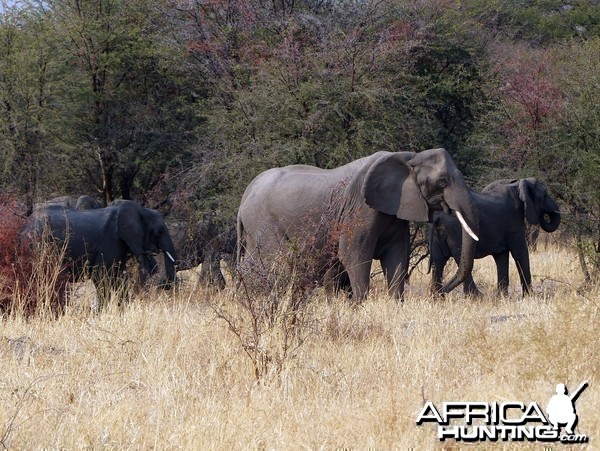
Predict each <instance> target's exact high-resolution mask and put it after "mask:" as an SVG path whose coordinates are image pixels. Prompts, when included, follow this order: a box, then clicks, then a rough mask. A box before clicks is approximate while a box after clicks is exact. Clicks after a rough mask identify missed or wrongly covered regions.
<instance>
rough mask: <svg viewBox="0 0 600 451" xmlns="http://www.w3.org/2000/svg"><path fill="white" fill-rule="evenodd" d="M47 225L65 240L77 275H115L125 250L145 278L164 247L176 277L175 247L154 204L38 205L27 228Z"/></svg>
mask: <svg viewBox="0 0 600 451" xmlns="http://www.w3.org/2000/svg"><path fill="white" fill-rule="evenodd" d="M45 227H48V228H49V230H50V231H51V234H52V237H53V238H54V239H55V240H57V241H58V243H59V244H62V243H64V242H65V241H66V242H67V246H66V260H67V261H66V263H67V265H68V267H69V268H70V271H71V273H72V274H73V276H74V277H75V278H80V277H82V276H84V275H86V274H85V273H86V271H89V272H90V276H91V277H92V279H93V281H94V282H95V283H96V284H97V285H98V283H103V281H104V280H108V281H109V282H114V281H116V280H117V279H118V278H119V277H120V276H121V274H122V272H123V270H124V267H125V263H126V260H127V256H128V255H129V254H132V255H133V256H134V257H135V258H136V259H137V261H138V262H139V264H140V278H141V281H142V283H143V282H144V281H145V279H146V278H147V277H148V276H149V275H151V274H152V273H153V272H154V265H153V263H154V264H155V263H156V261H155V260H154V258H153V255H154V254H157V253H159V252H163V253H164V255H165V257H164V258H165V268H166V276H167V280H166V282H165V287H167V288H168V287H170V286H171V285H172V284H173V282H174V281H175V259H176V252H175V249H174V247H173V243H172V241H171V237H170V235H169V231H168V229H167V226H166V225H165V222H164V220H163V218H162V216H161V215H160V213H159V212H158V211H156V210H152V209H149V208H144V207H142V206H141V205H139V204H137V203H135V202H133V201H123V202H121V203H119V204H118V205H112V206H108V207H106V208H99V209H95V210H82V211H79V210H72V209H69V208H65V207H63V206H60V205H49V206H46V207H44V208H39V209H38V210H37V211H35V212H34V214H33V215H32V217H31V219H30V222H29V224H28V226H27V227H26V230H25V231H26V233H28V234H31V233H32V232H33V234H35V235H38V236H39V234H41V233H42V231H43V229H44V228H45Z"/></svg>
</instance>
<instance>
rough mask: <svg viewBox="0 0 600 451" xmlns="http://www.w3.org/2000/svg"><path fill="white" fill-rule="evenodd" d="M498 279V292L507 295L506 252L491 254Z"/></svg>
mask: <svg viewBox="0 0 600 451" xmlns="http://www.w3.org/2000/svg"><path fill="white" fill-rule="evenodd" d="M493 257H494V261H495V262H496V273H497V277H498V292H499V293H502V294H504V295H507V294H508V251H505V252H501V253H499V254H493Z"/></svg>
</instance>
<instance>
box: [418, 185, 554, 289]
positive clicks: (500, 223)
mask: <svg viewBox="0 0 600 451" xmlns="http://www.w3.org/2000/svg"><path fill="white" fill-rule="evenodd" d="M473 199H474V200H475V204H476V205H477V209H478V210H479V238H480V240H479V242H478V243H477V246H476V251H475V258H483V257H486V256H488V255H491V256H493V257H494V260H495V262H496V269H497V273H498V290H499V291H500V292H503V293H507V292H508V260H509V258H508V255H509V253H510V255H512V257H513V259H514V261H515V263H516V265H517V269H518V272H519V277H520V279H521V286H522V288H523V294H525V293H528V292H529V291H530V288H531V270H530V267H529V250H528V248H527V241H526V227H525V220H527V222H528V223H529V224H533V225H537V224H539V225H540V226H541V227H542V229H543V230H545V231H546V232H554V231H555V230H556V229H557V228H558V226H559V224H560V212H559V208H558V205H557V204H556V202H555V201H554V199H552V197H550V195H549V194H548V191H547V190H546V187H545V186H544V184H543V183H542V182H540V181H538V180H536V179H535V178H526V179H520V180H497V181H495V182H493V183H490V184H489V185H488V186H486V187H485V188H484V189H483V190H482V191H481V193H475V192H474V193H473ZM461 240H462V237H461V233H460V226H459V224H458V221H456V219H455V218H453V217H451V216H448V215H446V214H444V213H442V212H439V213H438V212H436V214H435V217H434V220H433V223H432V224H431V225H430V226H429V251H430V254H431V255H430V263H431V267H432V270H433V275H432V279H433V280H432V291H433V292H434V293H435V292H439V291H440V290H442V276H443V272H444V266H445V265H446V262H447V261H448V259H450V258H451V257H452V258H454V259H455V260H456V261H459V260H460V256H461ZM464 290H465V292H466V293H470V294H480V292H479V289H478V288H477V286H476V285H475V282H474V281H473V277H472V276H471V275H469V277H467V280H465V282H464Z"/></svg>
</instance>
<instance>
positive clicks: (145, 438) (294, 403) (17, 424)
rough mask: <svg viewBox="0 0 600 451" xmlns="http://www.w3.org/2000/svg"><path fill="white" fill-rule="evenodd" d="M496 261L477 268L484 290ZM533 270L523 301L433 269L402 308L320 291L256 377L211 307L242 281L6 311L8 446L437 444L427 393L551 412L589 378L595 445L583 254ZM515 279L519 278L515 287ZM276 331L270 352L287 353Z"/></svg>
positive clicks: (2, 390)
mask: <svg viewBox="0 0 600 451" xmlns="http://www.w3.org/2000/svg"><path fill="white" fill-rule="evenodd" d="M489 260H490V261H485V260H484V261H478V262H477V263H476V272H475V279H476V281H477V282H478V283H479V285H480V288H481V289H482V290H484V291H485V292H487V293H491V292H492V290H493V286H494V283H495V270H494V268H493V264H492V263H493V261H492V260H491V259H489ZM532 267H533V274H534V284H535V295H534V296H531V297H528V298H526V299H521V298H520V296H519V295H517V294H512V295H511V296H509V297H508V298H504V299H500V298H498V297H496V296H494V295H492V294H490V295H489V296H488V297H486V298H484V299H482V300H478V301H475V300H472V299H467V298H465V297H464V296H463V295H462V294H461V293H458V291H460V290H457V291H455V292H454V293H452V294H451V295H450V296H448V297H447V298H446V299H445V300H440V301H433V300H431V299H429V298H427V297H426V296H425V295H424V291H425V289H424V288H423V287H425V286H426V285H427V283H428V276H427V275H425V274H416V275H415V276H414V277H413V280H412V281H411V285H410V289H409V291H408V298H407V300H406V302H405V303H404V304H403V305H399V304H397V303H396V302H395V301H393V300H391V299H389V298H387V296H385V295H383V294H381V293H383V292H384V289H383V285H382V283H381V281H379V280H378V281H376V283H375V289H374V290H373V292H372V294H371V296H370V297H369V299H368V301H367V302H366V303H365V305H364V306H362V307H360V308H352V307H351V306H349V305H348V303H347V302H346V301H345V300H343V299H342V298H339V299H334V300H332V301H331V302H329V303H328V302H327V301H326V300H325V299H317V300H315V301H314V302H313V303H312V304H311V305H310V306H309V307H308V308H307V311H306V313H305V315H306V318H307V321H306V322H305V323H303V331H304V332H306V336H305V338H306V339H305V340H304V341H303V342H302V343H301V344H300V346H299V347H297V348H296V349H295V350H294V351H293V352H290V353H289V354H288V355H287V356H286V358H285V359H284V362H283V364H282V365H281V366H280V367H279V368H278V369H276V370H274V371H273V372H271V373H268V374H265V375H264V377H262V378H261V379H260V380H258V381H257V379H256V376H255V372H254V369H253V366H252V362H251V361H250V358H249V356H248V354H247V353H246V352H245V351H244V349H243V348H242V346H241V344H240V340H239V339H238V337H236V336H235V335H234V334H232V333H231V331H230V329H229V327H228V325H227V324H226V323H225V322H224V321H223V320H219V319H217V315H216V312H215V308H214V307H215V305H221V306H222V305H226V303H227V302H232V299H234V293H233V292H232V290H231V289H228V290H226V291H225V292H222V293H219V294H214V293H211V292H209V291H203V290H201V289H193V288H191V286H192V285H193V284H192V285H188V286H184V287H183V288H182V289H180V290H179V291H178V292H177V293H175V294H172V293H164V292H161V293H148V294H146V295H145V296H141V297H139V298H137V299H135V300H134V301H133V302H131V303H129V304H128V305H127V306H125V307H122V308H118V307H116V306H114V305H111V306H109V308H107V309H106V310H104V311H103V312H102V313H100V314H90V313H88V312H87V311H86V310H85V309H81V308H74V307H73V308H70V309H68V310H67V312H66V314H64V315H62V316H60V317H59V318H58V319H52V318H49V317H48V316H45V317H40V318H32V319H30V320H28V321H25V320H23V319H22V318H20V317H18V316H16V317H14V318H10V319H6V320H4V321H3V322H2V332H1V334H0V365H1V367H2V373H1V374H2V375H1V376H0V446H1V445H4V446H5V447H9V448H18V449H39V448H71V449H72V448H80V447H92V448H95V449H97V448H102V447H109V448H135V449H140V448H158V449H165V448H185V449H204V448H212V449H214V448H217V449H232V448H233V449H255V448H258V449H265V448H269V449H298V448H310V449H314V448H317V449H318V448H339V447H353V448H367V447H374V448H378V449H389V448H393V447H399V448H404V449H406V448H408V447H413V448H414V449H430V448H441V445H440V442H438V441H437V439H436V438H435V431H434V429H433V427H432V426H429V425H424V426H420V427H418V426H416V425H415V420H416V417H417V414H418V413H419V411H420V409H421V408H422V407H423V404H424V402H425V401H426V400H431V401H434V402H436V403H441V402H443V401H453V400H454V401H462V400H472V401H476V400H482V401H486V400H487V401H493V400H497V401H499V402H501V401H504V400H519V401H522V402H529V401H532V400H535V401H537V402H538V403H540V405H541V406H544V407H545V405H546V403H547V402H548V400H549V399H550V396H551V395H552V394H553V390H554V387H555V385H556V383H558V382H565V383H566V384H567V386H568V387H570V388H574V387H575V386H576V385H578V384H579V383H580V382H582V381H583V380H585V379H589V381H590V387H589V388H588V389H587V390H586V391H585V392H584V393H583V394H582V396H581V397H580V398H579V400H578V402H577V412H578V414H579V418H580V421H579V426H578V430H579V431H580V432H581V433H585V434H587V435H588V436H589V437H590V438H591V442H590V444H589V447H590V448H592V447H594V446H597V445H595V444H597V443H598V440H600V417H599V416H598V406H599V405H600V389H599V388H598V382H599V381H598V376H597V375H598V374H600V359H599V357H598V353H599V351H600V342H599V338H598V337H599V334H598V330H597V326H598V323H599V318H598V298H599V294H600V291H599V289H598V288H596V289H593V290H591V291H588V292H586V293H584V294H578V293H577V290H576V288H577V286H578V284H579V283H580V276H579V273H578V267H577V261H576V256H575V255H572V254H569V253H567V252H565V251H563V250H559V249H558V248H551V249H546V250H540V251H539V252H537V253H535V254H534V255H533V256H532ZM189 280H193V278H192V279H189ZM517 281H518V279H517V277H516V274H514V273H513V274H511V289H513V288H514V289H516V288H517V287H518V284H517ZM276 332H277V330H276V329H275V330H274V331H271V332H270V333H269V334H265V336H264V337H262V342H261V346H264V347H265V348H267V349H269V348H270V349H276V348H277V346H278V343H277V340H279V339H281V336H280V335H278V333H276ZM449 445H452V444H446V446H449ZM486 446H487V447H489V446H490V444H489V442H488V443H487V445H486ZM497 446H499V447H503V446H506V445H502V444H498V445H497ZM541 446H542V445H541V444H538V445H536V448H540V447H541ZM530 447H533V446H530Z"/></svg>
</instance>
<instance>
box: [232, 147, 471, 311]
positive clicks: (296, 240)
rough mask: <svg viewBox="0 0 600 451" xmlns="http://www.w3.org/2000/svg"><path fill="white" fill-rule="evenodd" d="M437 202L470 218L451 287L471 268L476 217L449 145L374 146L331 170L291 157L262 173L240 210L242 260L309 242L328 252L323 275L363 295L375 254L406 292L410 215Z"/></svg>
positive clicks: (395, 289) (424, 215) (393, 287)
mask: <svg viewBox="0 0 600 451" xmlns="http://www.w3.org/2000/svg"><path fill="white" fill-rule="evenodd" d="M436 209H443V210H444V211H447V212H451V211H452V212H455V213H456V214H457V215H458V216H459V217H460V218H461V221H462V223H463V224H464V226H465V227H464V231H463V238H464V239H463V246H462V255H463V258H462V259H461V263H460V266H459V269H458V271H457V273H456V275H455V276H454V277H453V279H452V280H451V281H450V282H449V283H448V284H446V285H445V286H444V287H443V290H444V291H450V290H452V289H453V288H455V287H456V286H457V285H458V284H460V283H461V282H463V281H464V280H465V279H466V278H467V276H468V275H469V274H470V272H471V270H472V267H473V256H474V253H475V242H474V238H475V239H477V238H476V235H477V233H478V229H479V218H478V212H477V209H476V207H475V204H474V202H473V201H472V198H471V194H470V191H469V190H468V188H467V186H466V184H465V181H464V179H463V176H462V174H461V172H460V171H459V170H458V168H457V167H456V165H455V163H454V161H453V160H452V158H451V157H450V155H449V154H448V153H447V152H446V150H444V149H430V150H425V151H423V152H419V153H414V152H377V153H375V154H373V155H371V156H368V157H364V158H361V159H358V160H355V161H353V162H351V163H349V164H347V165H345V166H341V167H339V168H336V169H331V170H326V169H319V168H316V167H312V166H305V165H293V166H286V167H282V168H274V169H270V170H267V171H265V172H263V173H261V174H259V175H258V176H257V177H256V178H255V179H254V180H253V181H252V182H251V183H250V185H249V186H248V187H247V188H246V191H245V192H244V195H243V197H242V200H241V204H240V207H239V210H238V224H237V237H238V253H237V261H238V264H239V263H240V262H241V261H242V256H243V255H244V254H246V255H245V257H244V260H246V259H248V258H249V259H250V260H251V261H254V262H258V261H262V260H263V259H264V258H269V257H272V256H273V255H275V254H278V253H280V252H282V251H283V252H286V251H288V250H289V249H294V248H298V247H299V246H302V247H303V248H304V249H307V247H308V248H309V250H310V254H311V255H317V256H320V257H322V258H324V260H323V261H322V262H320V263H319V265H321V266H320V268H321V271H320V272H321V274H322V276H323V277H325V278H331V277H332V276H333V277H337V276H339V277H340V278H342V282H340V283H341V284H343V283H344V282H343V278H346V280H347V281H348V282H349V284H350V286H351V292H352V296H353V298H354V299H356V300H362V299H363V298H364V297H365V296H366V295H367V293H368V290H369V280H370V271H371V264H372V260H373V259H377V260H379V261H380V262H381V266H382V268H383V271H384V273H385V276H386V279H387V285H388V290H389V293H390V294H391V295H393V296H395V297H397V298H402V297H403V293H404V282H405V278H406V274H407V271H408V262H409V253H410V249H409V246H410V243H409V241H410V236H409V221H423V222H425V221H429V220H431V219H432V217H433V211H434V210H436ZM472 237H474V238H472ZM323 262H324V263H323ZM321 274H320V275H321ZM316 282H320V283H323V282H325V281H324V280H323V279H321V280H320V281H316Z"/></svg>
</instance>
